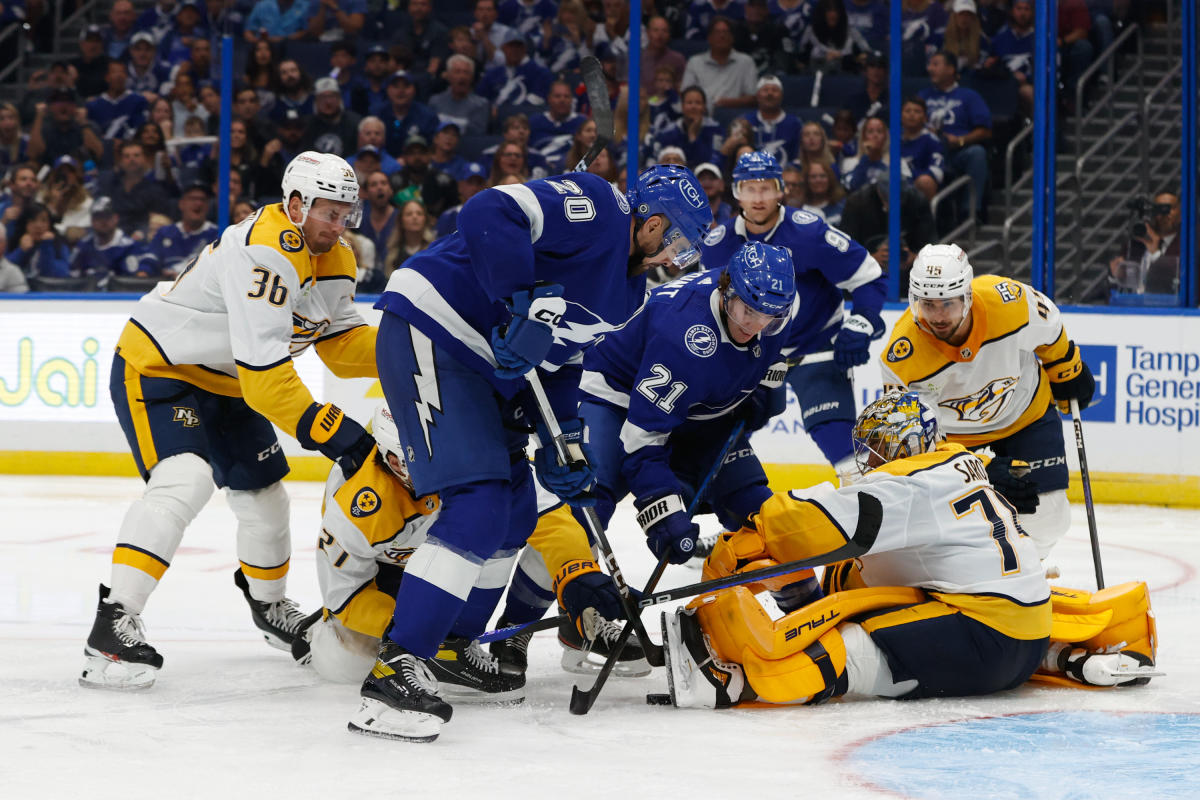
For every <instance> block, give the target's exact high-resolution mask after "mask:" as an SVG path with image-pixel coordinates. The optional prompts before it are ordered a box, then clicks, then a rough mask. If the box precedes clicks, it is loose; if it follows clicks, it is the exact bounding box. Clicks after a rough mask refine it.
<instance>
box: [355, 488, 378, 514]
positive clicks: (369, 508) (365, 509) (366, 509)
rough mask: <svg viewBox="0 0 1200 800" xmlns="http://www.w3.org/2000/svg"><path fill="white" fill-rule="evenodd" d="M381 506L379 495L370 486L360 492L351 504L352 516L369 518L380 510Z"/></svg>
mask: <svg viewBox="0 0 1200 800" xmlns="http://www.w3.org/2000/svg"><path fill="white" fill-rule="evenodd" d="M379 506H380V502H379V495H377V494H375V490H374V489H372V488H371V487H370V486H364V487H363V488H362V489H359V490H358V494H356V495H354V501H353V502H352V503H350V516H352V517H369V516H371V515H372V514H374V513H375V512H376V511H378V510H379Z"/></svg>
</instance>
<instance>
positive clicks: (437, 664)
mask: <svg viewBox="0 0 1200 800" xmlns="http://www.w3.org/2000/svg"><path fill="white" fill-rule="evenodd" d="M711 222H712V213H711V211H710V210H709V208H708V202H707V200H706V199H705V197H704V193H703V192H702V191H701V190H700V187H699V184H698V182H697V181H696V178H695V176H694V175H692V173H691V172H690V171H688V170H687V169H685V168H682V167H673V166H671V167H664V166H658V167H651V168H650V169H648V170H646V171H645V172H643V173H642V174H641V175H640V176H639V177H638V180H637V183H636V185H635V186H634V187H632V189H631V191H630V192H629V193H628V195H626V194H623V193H621V192H620V191H618V190H617V189H616V188H615V187H614V186H612V185H611V184H609V183H608V182H607V181H605V180H604V179H602V178H600V177H598V176H595V175H591V174H586V173H572V174H570V175H562V176H557V177H555V178H549V179H543V180H535V181H531V182H529V183H526V184H520V185H512V186H500V187H496V188H494V189H488V190H485V191H483V192H480V193H479V194H478V195H476V196H475V197H473V198H471V199H470V200H469V201H468V202H467V203H466V204H464V206H463V209H462V211H461V212H460V214H459V219H458V232H456V233H455V234H453V235H451V236H449V237H447V238H445V239H441V240H439V241H438V242H436V243H434V245H433V246H432V247H430V248H429V249H427V250H425V251H423V252H421V253H419V254H417V255H416V256H414V257H412V258H410V259H409V260H408V261H406V262H405V263H404V265H403V266H402V267H401V268H399V269H397V270H396V271H395V272H394V273H393V274H392V276H391V278H390V279H389V282H388V286H387V289H386V291H385V292H384V294H383V296H382V297H381V298H380V300H379V303H378V304H377V307H378V308H380V309H382V310H383V311H384V314H383V318H382V321H381V330H380V334H379V337H378V345H377V347H378V350H377V357H378V363H379V367H380V370H381V373H380V380H381V381H382V384H383V390H384V395H385V397H386V398H387V402H388V406H389V407H390V408H391V409H392V411H393V413H394V414H395V419H396V423H397V429H398V432H399V436H400V442H401V444H402V445H403V446H404V448H405V460H406V461H407V463H408V468H409V473H410V475H411V476H412V481H413V485H414V489H415V491H417V492H418V493H420V494H427V493H429V492H434V491H436V492H438V493H439V494H440V496H441V501H442V509H441V512H440V514H439V518H438V520H437V522H436V523H435V524H433V525H432V526H431V528H430V531H429V535H428V538H427V540H426V542H425V543H424V544H422V545H421V546H420V547H419V548H418V549H417V550H416V552H415V553H413V555H412V557H411V559H410V560H409V561H408V564H407V567H406V571H405V575H404V579H403V580H402V581H401V584H400V589H399V592H398V595H397V600H396V608H397V609H398V611H397V613H396V615H395V617H394V619H393V620H392V626H391V629H390V630H389V632H388V635H387V636H386V637H384V639H383V641H382V643H381V645H380V651H379V659H378V662H377V663H376V665H375V668H374V670H373V671H372V674H371V676H370V677H368V678H367V680H366V681H365V682H364V684H363V687H362V703H361V706H360V709H359V711H358V713H356V714H355V715H354V718H353V719H352V720H351V723H350V727H351V729H352V730H357V731H360V732H364V733H368V734H375V735H382V736H385V737H391V738H400V739H409V740H418V741H428V740H431V739H433V738H436V736H437V735H438V732H439V731H440V728H441V725H442V724H443V723H444V722H446V721H448V720H449V719H450V714H451V708H450V706H449V704H447V703H446V702H445V701H444V700H443V699H442V697H439V694H442V695H444V696H450V695H451V694H453V695H455V696H457V697H459V698H462V699H465V700H472V699H474V700H480V699H484V700H508V701H518V700H520V699H521V698H522V696H523V692H524V677H523V676H520V675H513V674H510V673H502V672H501V671H500V670H499V667H498V665H497V663H496V660H495V659H494V658H493V657H492V656H491V655H490V654H488V653H485V652H484V651H483V650H482V649H481V648H480V647H479V645H478V644H477V643H475V642H474V641H473V640H474V637H475V636H477V635H478V634H479V633H481V632H482V631H483V630H484V627H485V625H486V623H487V621H488V619H489V617H490V615H491V613H492V611H493V609H494V607H495V605H496V603H497V601H498V600H499V598H500V594H501V592H502V591H503V588H504V586H505V584H506V582H507V580H508V575H509V572H510V571H511V567H512V561H513V559H514V558H515V557H516V554H517V551H518V550H519V548H520V547H521V545H523V544H524V543H525V540H526V539H527V538H528V536H529V534H530V533H531V532H532V531H533V529H534V525H535V522H536V505H535V499H534V491H533V486H532V484H531V482H530V476H529V468H528V465H527V464H526V460H525V446H526V442H527V432H528V429H527V428H526V425H527V424H528V423H529V422H532V423H534V424H535V425H540V424H541V418H540V415H539V414H538V413H536V411H535V410H534V409H535V408H536V407H535V406H533V405H532V404H530V403H529V402H528V397H529V395H530V393H529V391H528V387H527V382H526V380H525V375H526V373H528V372H529V371H530V370H533V369H535V368H536V369H537V370H538V372H539V375H540V377H541V380H542V381H543V384H544V386H545V389H546V392H547V394H548V396H549V398H550V402H551V405H552V406H553V411H554V413H555V415H556V416H557V418H558V419H559V421H560V423H561V426H562V429H563V431H564V433H565V435H566V436H567V437H568V440H569V442H570V443H571V447H572V448H576V449H581V448H582V447H583V446H584V444H583V442H584V436H583V433H584V431H583V424H582V422H581V421H580V420H579V418H578V411H577V395H578V386H579V374H580V370H579V367H578V363H579V355H580V351H581V350H582V348H584V347H585V346H586V345H588V344H590V343H591V342H592V341H593V340H594V339H595V338H596V337H597V336H599V335H601V334H603V333H605V332H607V331H609V330H612V329H613V328H615V327H616V326H617V325H620V324H621V323H622V322H624V321H625V320H626V319H628V318H629V316H630V315H631V314H632V313H633V311H634V310H636V308H637V307H638V306H639V305H640V304H641V302H642V299H643V297H644V279H642V278H634V277H633V276H637V275H639V274H640V273H642V272H644V271H645V270H646V269H648V268H650V267H652V266H658V265H660V264H664V263H667V262H670V263H672V264H674V265H675V266H676V267H686V266H689V265H693V264H695V263H697V261H698V260H699V250H698V245H699V241H700V239H701V237H702V236H703V235H704V232H705V230H706V229H707V227H708V225H710V224H711ZM539 440H540V444H541V447H540V448H539V449H538V450H537V451H536V453H535V458H534V467H535V471H536V473H537V478H538V479H539V480H540V481H541V483H542V484H543V486H545V487H546V488H547V489H549V490H550V491H552V492H553V493H554V494H556V495H558V496H559V497H560V498H562V499H564V500H566V501H568V502H572V503H579V502H585V501H587V499H588V495H587V492H588V490H589V489H590V487H591V486H592V484H593V483H594V481H595V477H594V474H593V472H592V471H591V469H590V468H589V467H587V466H586V464H581V463H572V464H571V465H561V464H559V463H558V460H557V458H556V457H555V454H554V448H553V446H552V443H551V441H550V438H549V437H548V436H547V435H545V432H544V431H542V432H541V435H539ZM574 580H579V581H583V582H585V583H586V582H590V581H601V582H606V581H609V580H610V579H609V578H608V577H607V576H604V575H603V574H602V573H600V572H599V571H595V572H587V573H586V574H581V575H579V576H577V577H575V578H574ZM433 676H436V678H437V681H439V682H440V685H441V690H440V691H439V689H438V684H437V683H435V682H434V681H431V680H430V677H433Z"/></svg>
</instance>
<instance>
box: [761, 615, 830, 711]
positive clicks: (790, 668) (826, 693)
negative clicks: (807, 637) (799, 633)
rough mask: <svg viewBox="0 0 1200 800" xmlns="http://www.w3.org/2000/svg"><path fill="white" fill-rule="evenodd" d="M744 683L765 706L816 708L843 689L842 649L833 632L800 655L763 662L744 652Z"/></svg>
mask: <svg viewBox="0 0 1200 800" xmlns="http://www.w3.org/2000/svg"><path fill="white" fill-rule="evenodd" d="M742 667H743V669H745V671H746V682H747V683H749V684H750V686H752V687H753V688H754V692H755V693H756V694H757V695H758V697H759V699H760V700H764V701H766V702H768V703H804V704H806V705H819V704H820V703H824V702H826V701H828V700H830V699H832V698H834V697H841V696H842V695H843V694H845V693H846V689H847V673H846V645H845V642H844V641H843V639H842V635H841V633H839V632H838V631H837V630H836V629H834V630H829V631H826V632H825V634H824V635H823V636H821V638H820V639H818V640H817V641H815V642H813V643H811V644H810V645H808V647H806V648H804V650H802V651H801V652H798V653H792V654H791V655H789V656H786V657H784V658H777V659H766V658H762V657H761V656H759V655H758V654H756V653H753V652H747V653H746V660H745V661H744V662H743V663H742Z"/></svg>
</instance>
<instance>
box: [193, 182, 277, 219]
mask: <svg viewBox="0 0 1200 800" xmlns="http://www.w3.org/2000/svg"><path fill="white" fill-rule="evenodd" d="M219 177H220V176H218V178H219ZM210 188H211V189H212V192H213V196H214V197H216V196H217V193H218V192H220V191H221V184H220V181H219V180H214V181H213V183H212V186H211V187H210ZM249 199H250V198H248V197H246V196H245V194H244V192H243V191H242V176H241V174H240V173H237V172H233V171H230V173H229V207H230V208H234V207H235V206H237V204H238V203H239V202H240V201H244V200H249ZM274 199H278V197H276V198H274ZM259 205H265V203H260V202H259V201H258V200H257V199H256V200H255V202H254V204H253V208H254V209H256V208H258V206H259ZM251 210H253V209H251ZM232 218H233V215H232V214H230V219H232ZM208 221H209V222H216V221H217V209H216V206H215V205H214V206H213V208H212V211H211V212H210V213H209V215H208Z"/></svg>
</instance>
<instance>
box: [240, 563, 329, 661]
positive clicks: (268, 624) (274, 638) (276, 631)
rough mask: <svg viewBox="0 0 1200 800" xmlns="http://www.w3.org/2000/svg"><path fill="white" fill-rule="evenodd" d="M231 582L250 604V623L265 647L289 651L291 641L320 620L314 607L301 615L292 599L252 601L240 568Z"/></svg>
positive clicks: (248, 587)
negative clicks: (258, 631) (313, 609)
mask: <svg viewBox="0 0 1200 800" xmlns="http://www.w3.org/2000/svg"><path fill="white" fill-rule="evenodd" d="M233 582H234V583H235V584H237V587H238V588H239V589H241V590H242V596H244V597H245V598H246V602H247V603H248V604H249V605H250V616H251V618H252V619H253V620H254V626H255V627H256V628H258V629H259V630H260V631H262V635H263V638H264V639H266V640H267V644H269V645H271V647H274V648H276V649H278V650H286V651H288V652H289V653H290V652H292V642H294V641H295V640H296V638H297V637H299V636H302V635H303V633H304V631H306V630H308V628H309V627H311V626H312V624H313V623H314V622H316V621H317V620H319V619H320V618H321V609H319V608H318V609H317V610H316V611H315V612H314V613H312V614H305V613H304V612H303V611H301V610H300V606H298V605H297V604H296V601H295V600H289V599H288V598H286V597H285V598H283V599H282V600H276V601H275V602H274V603H264V602H262V601H261V600H255V599H254V597H253V596H251V594H250V584H249V582H248V581H247V580H246V575H245V573H243V572H242V569H241V567H238V569H237V570H236V571H235V572H234V573H233Z"/></svg>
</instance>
